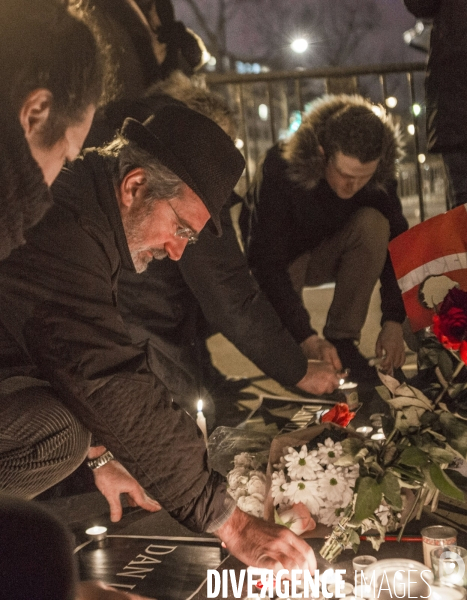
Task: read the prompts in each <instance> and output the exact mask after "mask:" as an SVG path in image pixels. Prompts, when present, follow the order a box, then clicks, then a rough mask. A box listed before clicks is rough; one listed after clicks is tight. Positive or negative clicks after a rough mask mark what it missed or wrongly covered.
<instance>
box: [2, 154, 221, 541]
mask: <svg viewBox="0 0 467 600" xmlns="http://www.w3.org/2000/svg"><path fill="white" fill-rule="evenodd" d="M53 192H54V202H55V203H54V206H53V207H52V208H51V210H50V211H49V212H48V213H47V215H46V216H45V218H44V219H43V220H42V221H41V222H40V223H39V225H37V226H36V227H35V228H34V229H32V230H31V231H30V233H29V235H28V236H27V244H26V245H25V246H24V247H22V248H20V249H18V250H16V251H14V252H13V253H12V254H11V255H10V257H9V258H8V259H7V260H5V261H4V262H3V263H0V321H1V323H2V324H3V328H2V327H0V364H1V366H2V368H1V369H0V376H1V377H7V376H10V375H13V374H18V373H29V374H34V375H35V376H39V377H41V378H43V379H45V380H47V381H49V382H50V383H51V385H52V386H53V387H54V388H55V389H56V390H57V392H58V393H59V395H60V397H61V399H62V400H63V402H64V403H65V404H66V405H67V406H68V408H69V409H70V410H71V411H72V412H73V413H75V415H76V416H77V417H78V418H79V419H80V420H81V421H82V422H83V423H84V425H85V426H86V427H87V428H88V429H89V430H90V431H91V432H92V433H93V434H94V435H95V436H96V437H97V439H98V440H99V442H100V443H102V444H104V445H105V446H106V447H107V448H109V449H110V450H111V451H112V452H113V453H114V455H115V456H116V458H117V459H118V460H119V461H120V462H121V463H122V464H123V465H124V466H125V467H126V468H127V469H128V470H129V472H130V473H131V474H132V475H133V476H134V477H135V478H136V479H137V480H138V481H139V483H140V484H141V485H142V486H143V487H144V488H146V489H147V490H148V491H149V493H151V494H152V495H153V496H154V497H155V498H156V499H157V500H158V501H159V502H160V503H161V504H162V506H164V508H166V509H167V510H168V511H169V512H170V513H171V514H172V515H173V516H174V517H175V518H176V519H178V520H179V521H180V522H182V523H183V524H184V525H186V526H187V527H190V528H191V529H194V530H198V531H206V530H210V529H212V528H217V526H218V523H219V521H218V519H221V520H222V518H223V515H224V511H225V504H224V501H225V497H226V490H225V485H224V482H223V479H222V477H221V476H220V475H219V474H218V473H216V472H214V471H211V470H210V469H209V467H208V459H207V452H206V447H205V443H204V440H203V438H202V436H201V433H200V432H199V430H197V428H196V425H195V423H194V421H193V420H192V419H191V418H190V417H189V416H188V415H187V413H186V412H185V411H183V410H181V409H180V408H179V407H178V406H177V405H175V404H174V403H173V402H172V400H171V397H170V395H169V393H168V391H167V390H166V388H165V387H164V386H163V385H162V384H161V383H160V381H159V380H158V379H157V378H156V377H155V375H154V374H153V373H152V372H151V371H150V370H149V368H148V365H147V359H146V354H145V352H144V351H142V350H141V349H140V348H138V347H136V346H134V345H133V344H132V343H131V339H130V336H129V334H128V331H127V329H126V327H125V325H124V323H123V320H122V318H121V316H120V313H119V311H118V310H117V280H118V276H119V273H120V269H121V267H122V265H123V266H125V267H126V268H132V261H131V257H130V254H129V249H128V246H127V243H126V238H125V234H124V231H123V226H122V222H121V218H120V213H119V210H118V204H117V199H116V196H115V192H114V189H113V183H112V177H111V174H110V172H109V170H108V169H107V168H106V165H105V162H104V159H103V158H102V157H100V156H98V155H97V154H96V153H95V152H90V153H88V154H87V155H86V156H85V157H84V159H83V160H77V161H75V163H73V165H72V167H71V168H70V169H69V170H64V171H62V173H61V175H60V176H59V178H58V179H57V181H56V183H55V184H54V187H53ZM29 357H33V359H31V358H29ZM226 504H227V505H228V501H227V502H226ZM216 525H217V526H216Z"/></svg>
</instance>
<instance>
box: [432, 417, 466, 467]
mask: <svg viewBox="0 0 467 600" xmlns="http://www.w3.org/2000/svg"><path fill="white" fill-rule="evenodd" d="M439 421H440V423H441V427H442V429H443V433H444V434H445V436H446V437H447V439H448V440H449V444H450V445H451V446H452V447H453V448H454V450H457V451H458V452H460V453H461V454H462V456H463V457H464V458H467V423H466V422H464V421H461V420H460V419H458V418H457V417H455V416H454V415H452V414H451V413H449V412H442V413H441V414H440V416H439Z"/></svg>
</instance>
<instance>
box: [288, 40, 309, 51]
mask: <svg viewBox="0 0 467 600" xmlns="http://www.w3.org/2000/svg"><path fill="white" fill-rule="evenodd" d="M290 47H291V48H292V50H293V51H294V52H296V53H297V54H303V52H305V51H306V50H307V48H308V42H307V41H306V39H305V38H297V39H296V40H294V41H293V42H292V43H291V44H290Z"/></svg>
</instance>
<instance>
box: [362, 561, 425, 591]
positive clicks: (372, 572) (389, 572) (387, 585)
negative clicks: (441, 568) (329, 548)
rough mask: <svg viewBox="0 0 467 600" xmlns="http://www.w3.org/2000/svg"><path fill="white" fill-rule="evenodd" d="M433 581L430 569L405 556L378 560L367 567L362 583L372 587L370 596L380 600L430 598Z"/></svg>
mask: <svg viewBox="0 0 467 600" xmlns="http://www.w3.org/2000/svg"><path fill="white" fill-rule="evenodd" d="M432 582H433V574H432V573H431V571H430V569H427V567H426V566H425V565H424V564H422V563H419V562H417V561H415V560H410V559H404V558H388V559H385V560H378V561H376V562H375V563H373V564H372V565H370V566H369V567H367V568H366V569H365V571H364V572H363V576H362V583H363V584H364V585H367V586H368V585H369V586H370V588H371V595H370V598H378V599H379V600H393V599H394V598H429V596H430V584H431V583H432ZM355 596H357V594H355ZM357 597H358V596H357Z"/></svg>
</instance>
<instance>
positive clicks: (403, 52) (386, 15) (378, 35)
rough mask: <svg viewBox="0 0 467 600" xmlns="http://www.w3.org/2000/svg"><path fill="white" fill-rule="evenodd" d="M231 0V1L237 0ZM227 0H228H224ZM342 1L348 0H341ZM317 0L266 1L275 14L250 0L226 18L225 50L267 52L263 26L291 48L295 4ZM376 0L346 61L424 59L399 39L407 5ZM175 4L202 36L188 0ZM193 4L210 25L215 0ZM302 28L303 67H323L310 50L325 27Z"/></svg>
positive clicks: (358, 0) (407, 19) (408, 22)
mask: <svg viewBox="0 0 467 600" xmlns="http://www.w3.org/2000/svg"><path fill="white" fill-rule="evenodd" d="M230 1H231V2H235V1H236V0H230ZM228 2H229V0H227V3H228ZM342 2H343V3H344V2H352V0H342ZM317 3H319V0H269V5H270V6H272V7H274V6H277V15H275V14H274V12H275V11H269V13H268V14H264V5H263V3H262V2H261V1H259V2H257V3H250V4H249V6H248V7H246V8H243V9H240V10H239V11H238V12H237V15H236V16H235V17H234V18H233V19H232V20H231V21H230V25H229V28H228V50H229V51H230V52H231V53H233V54H235V55H236V56H238V57H241V58H243V59H244V60H250V59H253V58H255V57H258V56H261V55H262V54H263V55H265V53H266V52H268V51H271V48H272V47H273V46H271V39H269V42H268V43H269V47H268V45H267V44H263V40H264V35H265V33H264V32H265V29H266V30H267V31H271V32H272V31H274V33H273V35H274V38H273V39H274V43H275V44H276V45H277V46H278V47H279V46H281V47H282V51H289V50H288V44H289V40H291V39H292V38H293V36H294V33H295V32H294V29H296V32H297V33H298V32H299V27H300V24H299V23H298V24H297V23H295V24H294V22H293V15H294V9H295V7H300V6H301V7H303V6H304V5H308V7H309V8H310V9H311V10H313V9H314V5H315V6H316V4H317ZM374 3H375V5H376V6H377V8H378V13H379V15H380V18H379V19H378V21H379V22H377V23H375V24H374V25H375V29H374V30H373V31H372V32H370V33H368V34H367V35H366V36H365V38H364V39H362V40H361V43H360V45H359V48H358V49H357V50H356V51H355V52H354V53H353V55H352V56H348V57H347V58H346V60H345V64H375V63H380V62H408V61H417V62H418V61H423V60H424V54H423V53H421V52H419V51H417V50H413V49H411V48H409V47H408V46H407V45H406V44H405V43H404V41H403V39H402V34H403V32H404V31H405V30H406V29H409V28H410V27H413V25H414V24H415V18H414V17H413V15H411V14H410V13H409V12H408V11H407V9H406V8H405V6H404V3H403V0H374ZM173 4H174V8H175V13H176V18H177V19H179V20H181V21H183V22H184V23H185V25H187V26H189V27H191V28H192V29H193V30H194V31H195V32H196V33H198V34H199V35H201V37H202V38H203V39H204V38H205V37H206V36H205V34H203V31H202V29H201V28H200V26H199V24H198V23H197V21H196V19H195V17H194V14H193V11H192V9H191V8H190V7H189V5H188V4H187V1H186V0H173ZM197 4H198V6H199V7H200V8H201V9H202V11H203V13H204V14H205V15H209V17H208V19H211V21H210V23H211V27H213V23H214V19H215V17H216V12H217V7H218V0H197ZM362 4H363V2H362V0H355V5H356V6H361V5H362ZM321 5H322V6H326V0H323V2H321ZM284 6H285V7H287V11H288V15H287V18H286V19H284V12H283V11H284ZM295 10H296V9H295ZM324 10H325V9H324ZM261 29H262V30H263V31H262V32H261V31H260V30H261ZM303 33H305V34H308V35H309V37H310V38H311V46H310V49H309V50H308V51H307V53H306V54H304V55H301V56H300V60H301V61H302V65H301V66H303V67H310V68H313V67H314V66H324V65H323V61H325V59H324V58H323V57H322V56H321V57H319V52H313V50H314V49H315V48H317V49H318V50H319V47H320V44H322V43H323V40H325V36H326V33H327V32H326V31H319V32H303ZM269 38H271V36H269ZM313 44H314V45H315V48H314V46H313ZM274 50H276V49H274Z"/></svg>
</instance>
